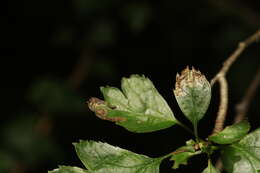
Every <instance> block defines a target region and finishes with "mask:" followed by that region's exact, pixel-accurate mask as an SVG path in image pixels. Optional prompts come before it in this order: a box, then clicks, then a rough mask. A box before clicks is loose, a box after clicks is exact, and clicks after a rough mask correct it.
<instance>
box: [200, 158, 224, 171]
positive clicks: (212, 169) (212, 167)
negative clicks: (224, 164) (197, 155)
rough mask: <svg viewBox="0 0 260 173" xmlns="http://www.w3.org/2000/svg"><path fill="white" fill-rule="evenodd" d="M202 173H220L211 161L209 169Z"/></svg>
mask: <svg viewBox="0 0 260 173" xmlns="http://www.w3.org/2000/svg"><path fill="white" fill-rule="evenodd" d="M202 173H220V172H219V170H217V169H216V168H215V167H214V166H213V165H212V163H211V161H210V160H209V161H208V167H207V168H205V169H204V170H203V172H202Z"/></svg>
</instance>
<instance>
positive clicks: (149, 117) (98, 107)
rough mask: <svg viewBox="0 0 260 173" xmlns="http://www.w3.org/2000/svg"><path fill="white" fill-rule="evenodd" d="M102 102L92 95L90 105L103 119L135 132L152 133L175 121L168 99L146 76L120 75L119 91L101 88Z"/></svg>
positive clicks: (173, 123) (113, 88) (112, 88)
mask: <svg viewBox="0 0 260 173" xmlns="http://www.w3.org/2000/svg"><path fill="white" fill-rule="evenodd" d="M100 89H101V92H102V94H103V96H104V99H105V100H104V101H103V100H100V99H97V98H91V99H90V100H89V101H88V106H89V108H90V109H91V110H92V111H94V112H95V113H96V115H97V116H98V117H99V118H101V119H104V120H109V121H112V122H115V123H116V124H117V125H120V126H123V127H124V128H126V129H127V130H129V131H131V132H136V133H144V132H152V131H157V130H161V129H165V128H168V127H170V126H172V125H175V124H177V123H178V121H177V120H176V119H175V117H174V115H173V112H172V111H171V109H170V107H169V106H168V104H167V102H166V101H165V100H164V99H163V97H162V96H161V95H160V94H159V92H158V91H157V89H156V88H155V87H154V85H153V83H152V82H151V81H150V80H149V79H148V78H146V77H145V76H139V75H131V76H130V78H123V79H122V82H121V89H122V91H121V90H119V89H118V88H115V87H109V86H107V87H101V88H100Z"/></svg>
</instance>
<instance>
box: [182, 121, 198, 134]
mask: <svg viewBox="0 0 260 173" xmlns="http://www.w3.org/2000/svg"><path fill="white" fill-rule="evenodd" d="M178 124H179V125H180V126H181V127H182V128H184V129H185V130H186V131H187V132H189V133H190V134H192V135H195V134H194V132H193V131H192V130H191V129H190V128H189V127H187V126H186V125H184V124H182V123H181V122H180V121H178Z"/></svg>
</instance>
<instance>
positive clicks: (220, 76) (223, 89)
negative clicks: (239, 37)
mask: <svg viewBox="0 0 260 173" xmlns="http://www.w3.org/2000/svg"><path fill="white" fill-rule="evenodd" d="M259 39H260V29H259V30H258V31H257V32H256V33H254V34H253V35H252V36H250V37H249V38H247V39H246V40H244V41H242V42H240V43H239V44H238V48H237V49H236V50H235V51H234V52H233V53H232V54H231V55H230V56H229V57H228V58H227V59H226V61H225V62H224V63H223V66H222V68H221V69H220V71H219V72H218V73H217V74H216V75H215V77H214V78H213V79H212V80H211V82H210V84H211V86H213V85H214V84H215V83H216V82H217V81H218V82H219V84H220V96H221V98H220V106H219V111H218V114H217V119H216V122H215V127H214V129H213V133H217V132H219V131H221V130H222V129H223V127H224V122H225V119H226V112H227V108H228V83H227V81H226V77H225V76H226V73H227V72H228V70H229V68H230V67H231V65H232V64H233V63H234V62H235V61H236V60H237V58H238V57H239V56H240V55H241V54H242V53H243V52H244V50H245V49H246V48H247V47H248V46H249V45H251V44H252V43H254V42H256V41H258V40H259Z"/></svg>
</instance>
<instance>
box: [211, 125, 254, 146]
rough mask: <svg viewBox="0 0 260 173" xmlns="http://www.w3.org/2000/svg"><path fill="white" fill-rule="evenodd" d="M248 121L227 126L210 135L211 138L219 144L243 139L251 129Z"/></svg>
mask: <svg viewBox="0 0 260 173" xmlns="http://www.w3.org/2000/svg"><path fill="white" fill-rule="evenodd" d="M249 129H250V124H249V122H248V121H242V122H240V123H237V124H234V125H231V126H227V127H226V128H225V129H224V130H223V131H221V132H219V133H216V134H214V135H212V136H210V137H209V140H210V141H212V142H215V143H217V144H231V143H233V142H236V141H239V140H240V139H242V138H243V137H244V136H245V135H246V134H247V133H248V131H249Z"/></svg>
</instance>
